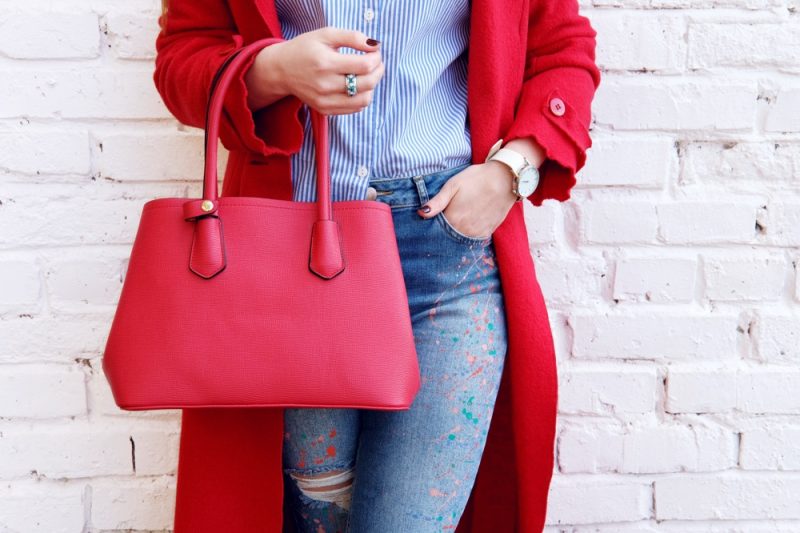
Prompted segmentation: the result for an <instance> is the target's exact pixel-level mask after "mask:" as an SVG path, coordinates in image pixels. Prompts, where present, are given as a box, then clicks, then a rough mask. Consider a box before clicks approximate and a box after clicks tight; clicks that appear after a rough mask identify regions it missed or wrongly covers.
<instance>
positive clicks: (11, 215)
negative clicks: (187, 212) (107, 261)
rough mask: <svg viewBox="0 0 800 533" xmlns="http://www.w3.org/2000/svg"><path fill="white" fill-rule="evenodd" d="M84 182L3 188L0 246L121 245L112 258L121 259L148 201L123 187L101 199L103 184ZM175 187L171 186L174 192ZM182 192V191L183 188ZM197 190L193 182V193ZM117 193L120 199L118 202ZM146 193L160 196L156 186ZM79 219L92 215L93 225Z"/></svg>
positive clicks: (0, 210) (0, 211) (0, 207)
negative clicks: (2, 231) (2, 230)
mask: <svg viewBox="0 0 800 533" xmlns="http://www.w3.org/2000/svg"><path fill="white" fill-rule="evenodd" d="M87 182H89V183H85V184H82V185H79V186H73V185H66V184H65V185H61V184H53V185H48V186H47V189H46V190H47V194H33V193H32V192H31V191H34V192H40V191H44V190H45V188H44V186H38V188H37V187H33V189H31V186H30V185H24V184H20V185H12V186H9V187H5V188H4V190H2V191H0V201H2V202H3V205H2V206H0V227H2V228H4V233H3V236H2V237H3V238H2V240H0V247H7V246H9V245H10V244H11V243H16V244H17V245H23V244H24V245H25V246H43V245H44V246H63V245H69V244H81V245H86V244H93V243H96V244H108V243H122V244H125V245H127V246H128V249H127V252H125V253H123V250H118V251H115V253H114V254H113V255H117V256H118V257H120V260H121V256H123V255H125V256H127V254H129V253H130V250H129V248H130V245H131V244H132V243H133V239H134V237H135V235H136V228H137V226H138V224H139V218H140V216H141V212H142V207H143V206H144V204H145V202H146V201H147V200H148V199H151V198H136V197H135V195H126V194H124V193H123V190H122V189H120V190H119V192H118V193H117V195H114V197H104V195H105V194H108V193H107V192H106V191H107V188H106V186H105V185H99V184H98V185H95V186H93V185H91V183H92V182H91V181H89V180H88V179H87ZM178 186H179V185H178V184H175V185H174V187H175V188H176V189H177V188H178ZM183 188H184V191H183V192H184V193H185V192H186V191H185V188H186V187H185V185H184V186H183ZM201 188H202V186H200V185H199V184H198V189H201ZM26 191H27V192H26ZM101 191H102V192H101ZM169 192H172V191H169ZM139 194H141V193H139ZM118 195H123V196H125V198H119V196H118ZM151 195H152V196H153V197H155V196H157V195H159V194H158V188H157V187H151V188H150V193H148V196H151ZM131 196H133V197H131ZM169 196H173V194H169ZM174 196H185V194H182V195H179V194H176V195H174ZM84 216H91V221H92V222H91V223H87V220H86V218H84ZM5 228H8V231H5ZM79 252H80V251H79ZM59 255H60V254H59Z"/></svg>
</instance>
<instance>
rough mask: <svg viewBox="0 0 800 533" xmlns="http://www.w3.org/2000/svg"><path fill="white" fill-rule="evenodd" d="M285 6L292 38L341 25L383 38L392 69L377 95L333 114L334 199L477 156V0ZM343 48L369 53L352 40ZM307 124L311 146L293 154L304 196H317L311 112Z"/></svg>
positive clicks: (348, 0) (312, 1)
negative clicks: (473, 12)
mask: <svg viewBox="0 0 800 533" xmlns="http://www.w3.org/2000/svg"><path fill="white" fill-rule="evenodd" d="M275 5H276V8H277V11H278V18H279V19H280V21H281V27H282V30H283V34H284V38H286V39H291V38H293V37H296V36H297V35H300V34H301V33H304V32H307V31H311V30H315V29H317V28H320V27H323V26H334V27H338V28H345V29H351V30H359V31H361V32H363V33H364V34H366V35H367V36H369V37H372V38H374V39H377V40H379V41H381V44H380V47H379V50H380V54H381V59H382V60H383V62H384V66H385V71H384V75H383V77H382V78H381V79H380V81H379V82H378V84H377V86H376V87H375V92H374V94H373V99H372V101H371V103H370V104H369V105H368V106H367V107H365V108H364V109H362V110H361V111H358V112H355V113H348V114H342V115H330V116H329V141H330V142H329V146H330V163H331V196H332V198H333V200H334V201H339V200H362V199H364V198H366V193H367V187H368V186H369V182H370V180H372V179H377V178H403V177H411V176H415V175H419V174H428V173H431V172H437V171H440V170H445V169H448V168H451V167H454V166H457V165H462V164H465V163H469V162H471V160H472V148H471V143H470V131H469V123H468V121H467V50H468V48H467V46H468V42H469V16H470V5H469V0H457V1H453V2H433V1H430V0H427V1H426V0H398V1H394V2H391V1H388V2H383V1H382V0H366V1H353V0H276V2H275ZM339 52H340V53H354V54H363V53H364V52H361V51H358V50H354V49H352V48H349V47H341V48H340V49H339ZM342 93H345V80H344V74H342ZM305 128H306V135H305V137H304V141H303V145H302V147H301V148H300V151H299V152H297V153H295V154H292V157H291V163H292V184H293V191H294V193H293V200H294V201H314V200H315V199H316V197H317V191H316V169H315V154H314V140H313V136H312V135H311V131H312V130H311V119H310V114H307V116H306V125H305Z"/></svg>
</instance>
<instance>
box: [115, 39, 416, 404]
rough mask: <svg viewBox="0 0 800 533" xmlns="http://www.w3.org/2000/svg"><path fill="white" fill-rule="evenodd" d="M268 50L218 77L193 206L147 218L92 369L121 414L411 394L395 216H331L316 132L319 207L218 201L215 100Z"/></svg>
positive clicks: (355, 208) (346, 209)
mask: <svg viewBox="0 0 800 533" xmlns="http://www.w3.org/2000/svg"><path fill="white" fill-rule="evenodd" d="M271 41H276V39H273V38H269V39H262V40H260V41H255V42H253V43H251V44H250V45H248V46H246V47H244V48H242V49H241V50H240V51H239V52H237V53H236V54H233V55H232V56H231V57H230V58H229V61H226V62H225V64H223V65H222V67H220V69H219V71H218V72H217V74H218V77H215V84H216V88H217V90H216V91H215V90H213V87H214V86H212V98H211V101H210V105H209V109H210V111H209V113H208V117H209V119H208V123H207V128H206V164H205V175H204V183H203V190H204V196H203V198H202V199H200V200H198V199H191V200H187V199H186V198H160V199H155V200H151V201H149V202H147V203H146V204H145V205H144V208H143V211H142V216H141V219H140V222H139V227H138V230H137V234H136V237H135V240H134V244H133V248H132V250H131V255H130V261H129V265H128V271H127V275H126V277H125V280H124V283H123V287H122V292H121V293H120V298H119V302H118V305H117V309H116V312H115V315H114V319H113V322H112V325H111V329H110V332H109V336H108V340H107V343H106V348H105V352H104V356H103V360H102V361H103V370H104V372H105V374H106V377H107V379H108V381H109V384H110V385H111V390H112V393H113V396H114V400H115V402H116V403H117V405H118V406H119V407H121V408H123V409H127V410H145V409H174V408H192V407H204V408H207V407H275V406H284V407H290V406H295V407H347V408H375V409H387V410H397V409H407V408H408V407H409V406H410V405H411V402H412V401H413V399H414V396H415V395H416V392H417V391H418V390H419V386H420V376H419V367H418V363H417V354H416V349H415V345H414V338H413V332H412V326H411V318H410V314H409V308H408V298H407V294H406V287H405V282H404V279H403V272H402V266H401V262H400V255H399V251H398V247H397V240H396V236H395V233H394V223H393V220H392V214H391V208H390V207H389V206H388V205H385V204H382V203H379V202H376V201H372V200H351V201H344V202H331V198H330V175H329V170H328V156H327V154H328V149H329V148H328V138H327V117H324V116H323V115H320V114H319V113H317V112H316V110H311V111H312V118H313V122H312V126H313V129H314V134H315V140H316V143H317V151H316V152H317V158H318V161H317V170H318V177H319V179H318V201H317V202H292V201H288V200H279V199H274V198H260V197H222V198H218V196H217V176H216V168H217V143H218V136H219V119H220V112H221V107H222V98H223V95H224V93H225V90H226V89H227V87H228V85H229V83H230V81H231V78H232V76H233V72H234V71H235V69H236V68H237V67H238V66H240V65H242V63H243V62H244V61H246V60H247V58H248V56H249V55H250V54H253V53H256V52H257V51H258V50H260V49H261V48H262V47H263V46H265V45H266V44H269V43H270V42H271ZM220 73H221V75H220ZM203 200H209V201H211V202H212V203H213V209H212V210H211V211H209V212H208V213H204V212H203V211H202V201H203Z"/></svg>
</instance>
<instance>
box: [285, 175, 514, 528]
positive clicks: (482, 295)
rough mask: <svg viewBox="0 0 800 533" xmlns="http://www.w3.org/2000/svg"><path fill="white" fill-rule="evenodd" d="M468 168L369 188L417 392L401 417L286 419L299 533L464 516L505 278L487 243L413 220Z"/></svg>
mask: <svg viewBox="0 0 800 533" xmlns="http://www.w3.org/2000/svg"><path fill="white" fill-rule="evenodd" d="M467 166H468V164H464V165H460V166H457V167H452V168H450V169H447V170H444V171H440V172H437V173H432V174H427V175H420V176H414V177H412V178H385V179H382V178H378V179H373V180H371V181H370V186H371V187H372V188H373V189H374V191H373V192H376V193H377V197H376V198H375V199H376V200H377V201H379V202H384V203H386V204H389V205H390V207H391V209H392V216H393V219H394V223H395V233H396V235H397V240H398V246H399V250H400V257H401V262H402V265H403V275H404V278H405V283H406V289H407V292H408V300H409V307H410V312H411V318H412V325H413V331H414V339H415V346H416V348H417V355H418V359H419V366H420V378H421V384H420V389H419V391H418V393H417V396H416V397H415V399H414V402H413V403H412V405H411V407H410V408H409V409H407V410H402V411H383V410H374V409H347V408H286V409H285V410H284V413H285V416H284V421H285V425H284V438H283V472H284V474H283V475H284V489H285V503H286V506H287V508H288V510H289V511H290V512H289V513H288V514H289V516H287V517H286V519H287V520H294V524H295V529H296V530H297V531H298V532H309V533H311V532H314V533H377V532H380V533H412V532H413V533H427V532H441V531H451V532H452V531H454V530H455V527H456V525H457V524H458V521H459V518H460V517H461V514H462V513H463V511H464V508H465V507H466V504H467V499H468V498H469V495H470V491H471V490H472V486H473V484H474V481H475V476H476V474H477V470H478V465H479V463H480V459H481V455H482V453H483V449H484V446H485V443H486V436H487V432H488V429H489V423H490V421H491V418H492V412H493V410H494V404H495V399H496V397H497V392H498V389H499V386H500V376H501V374H502V370H503V364H504V362H505V355H506V349H507V336H506V333H507V331H506V321H505V315H504V312H505V311H504V307H503V297H502V291H501V286H500V277H499V271H498V268H497V264H496V261H495V252H494V245H493V242H492V237H491V236H489V237H487V238H480V237H477V238H476V237H472V236H468V235H465V234H462V233H460V232H459V231H458V230H456V229H455V227H453V226H452V225H451V224H450V222H449V221H448V220H447V219H446V218H445V217H444V216H443V214H442V213H439V214H438V215H436V216H435V217H433V218H430V219H423V218H422V217H421V216H420V215H419V214H417V212H416V210H417V209H418V208H419V207H420V206H421V205H422V204H423V203H425V202H426V201H427V200H428V199H429V198H431V197H433V196H434V195H435V194H436V193H437V192H438V191H439V190H440V188H441V187H442V185H443V184H444V183H445V182H446V181H447V180H448V179H449V178H450V177H451V176H453V175H455V174H456V173H458V172H460V171H461V170H463V169H465V168H466V167H467ZM353 349H354V350H357V349H358V347H357V346H354V347H353Z"/></svg>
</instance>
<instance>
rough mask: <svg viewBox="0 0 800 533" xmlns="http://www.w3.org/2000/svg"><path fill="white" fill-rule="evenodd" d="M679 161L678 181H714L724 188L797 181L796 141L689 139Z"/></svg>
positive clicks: (799, 160)
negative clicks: (714, 140)
mask: <svg viewBox="0 0 800 533" xmlns="http://www.w3.org/2000/svg"><path fill="white" fill-rule="evenodd" d="M683 162H684V165H683V171H682V177H681V182H682V184H701V185H702V184H707V183H715V182H718V183H720V184H722V185H723V187H726V188H727V189H728V190H730V189H731V188H732V186H738V187H740V188H741V187H742V185H743V184H747V185H749V186H750V187H751V188H753V189H755V190H759V189H760V188H763V187H764V186H765V185H767V184H772V183H780V182H798V181H800V172H799V171H800V143H797V142H784V141H781V142H733V141H732V142H722V143H721V142H712V141H698V142H691V143H687V144H686V146H685V147H684V152H683ZM734 180H735V185H734V184H732V183H731V182H732V181H734ZM747 182H749V183H747ZM742 190H745V191H746V190H747V189H742Z"/></svg>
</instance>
